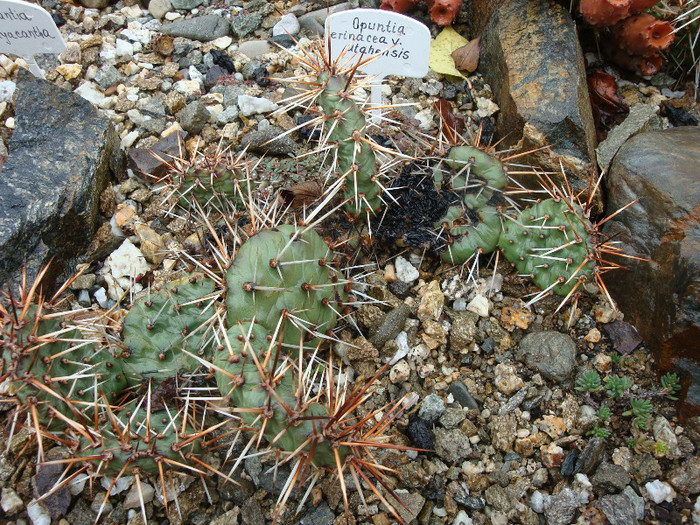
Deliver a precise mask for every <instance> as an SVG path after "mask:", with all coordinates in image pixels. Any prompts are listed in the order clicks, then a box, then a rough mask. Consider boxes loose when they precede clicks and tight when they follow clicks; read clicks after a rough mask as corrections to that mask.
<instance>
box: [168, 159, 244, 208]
mask: <svg viewBox="0 0 700 525" xmlns="http://www.w3.org/2000/svg"><path fill="white" fill-rule="evenodd" d="M176 179H178V182H180V190H179V193H180V206H182V207H183V208H189V207H190V205H191V203H192V202H193V201H196V202H197V203H199V204H200V205H201V206H202V207H204V208H206V207H207V206H208V205H209V204H211V203H214V204H216V203H217V202H218V201H219V200H226V201H228V202H233V203H234V204H235V205H237V206H241V205H242V204H243V203H244V202H246V201H247V199H248V192H249V191H250V190H251V189H252V187H251V186H250V185H251V184H252V181H251V180H250V178H249V177H248V176H247V175H242V174H241V173H239V170H238V169H237V168H234V167H229V166H227V165H226V164H219V165H214V166H211V167H195V166H192V167H190V168H189V169H187V170H186V171H185V173H184V174H183V175H181V176H179V177H176Z"/></svg>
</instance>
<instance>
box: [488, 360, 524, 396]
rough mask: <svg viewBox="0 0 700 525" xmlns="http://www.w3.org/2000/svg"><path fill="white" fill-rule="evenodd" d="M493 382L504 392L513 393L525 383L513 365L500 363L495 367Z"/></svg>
mask: <svg viewBox="0 0 700 525" xmlns="http://www.w3.org/2000/svg"><path fill="white" fill-rule="evenodd" d="M493 383H494V385H495V386H496V388H498V389H499V390H500V391H501V392H503V393H504V394H512V393H513V392H515V391H516V390H519V389H520V388H522V387H523V385H524V384H525V383H524V382H523V380H522V378H521V377H520V376H519V375H518V372H517V370H516V368H515V367H514V366H513V365H509V364H506V363H499V364H497V365H496V368H495V369H494V378H493Z"/></svg>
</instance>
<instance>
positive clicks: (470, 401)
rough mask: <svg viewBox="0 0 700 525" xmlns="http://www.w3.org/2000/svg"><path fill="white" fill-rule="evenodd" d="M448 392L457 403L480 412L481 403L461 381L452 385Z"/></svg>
mask: <svg viewBox="0 0 700 525" xmlns="http://www.w3.org/2000/svg"><path fill="white" fill-rule="evenodd" d="M447 391H448V392H449V393H450V394H452V397H454V398H455V401H457V403H459V404H460V406H462V407H465V408H469V409H471V410H480V408H479V403H478V402H477V400H476V399H474V397H473V396H472V395H471V394H470V393H469V390H467V387H466V385H465V384H464V383H462V382H461V381H455V382H454V383H452V384H451V385H450V387H449V388H448V389H447Z"/></svg>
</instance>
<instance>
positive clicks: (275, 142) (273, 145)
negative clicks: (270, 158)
mask: <svg viewBox="0 0 700 525" xmlns="http://www.w3.org/2000/svg"><path fill="white" fill-rule="evenodd" d="M282 133H284V130H282V129H281V128H278V127H277V126H268V127H266V128H264V129H258V130H255V131H251V132H250V133H248V134H247V135H246V136H244V137H243V138H242V139H241V146H243V147H245V146H247V147H248V149H249V150H250V151H257V152H259V153H268V154H271V155H289V154H290V153H294V152H295V151H296V149H297V143H296V142H294V140H292V138H291V137H290V136H289V135H285V136H283V137H280V135H281V134H282Z"/></svg>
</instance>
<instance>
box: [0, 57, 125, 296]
mask: <svg viewBox="0 0 700 525" xmlns="http://www.w3.org/2000/svg"><path fill="white" fill-rule="evenodd" d="M15 126H16V127H15V131H14V133H13V134H12V138H11V139H10V143H9V151H10V154H9V157H8V159H7V161H6V162H5V165H4V166H3V168H2V175H1V176H0V282H6V281H8V280H14V278H16V277H17V276H18V273H19V272H21V269H22V266H23V265H25V264H26V265H27V268H28V271H29V274H30V275H33V274H35V273H36V271H37V269H38V268H39V267H40V266H42V265H44V264H46V263H48V261H49V259H51V258H52V257H53V258H54V262H53V264H52V267H51V270H50V275H48V276H47V279H46V281H45V283H46V285H47V287H49V288H50V283H51V281H52V279H53V278H55V277H56V276H58V275H60V274H62V273H63V272H64V271H65V270H68V269H69V268H70V267H71V266H72V263H73V262H74V261H75V260H76V258H77V257H79V256H80V255H81V254H82V253H83V252H84V251H85V249H86V248H87V246H88V245H89V243H90V238H91V237H92V234H93V233H94V232H95V230H96V229H97V226H98V222H99V196H100V193H101V192H102V190H104V188H105V187H106V185H107V182H108V181H109V178H110V171H111V169H113V168H114V167H116V166H117V165H118V155H119V137H118V135H117V133H116V131H115V129H114V127H113V126H112V124H111V123H110V121H109V119H108V118H107V117H105V116H103V115H101V114H100V113H99V112H98V111H97V110H96V109H95V108H94V107H93V106H92V105H91V104H90V103H89V102H88V101H87V100H85V99H83V98H82V97H80V96H78V95H76V94H74V93H72V92H70V91H66V90H63V89H59V88H57V87H56V86H55V85H53V84H52V83H50V82H47V81H45V80H41V79H37V78H35V77H34V76H33V75H31V74H30V73H29V72H25V71H24V70H20V71H19V74H18V78H17V93H16V98H15ZM46 291H48V290H45V292H46Z"/></svg>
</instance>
